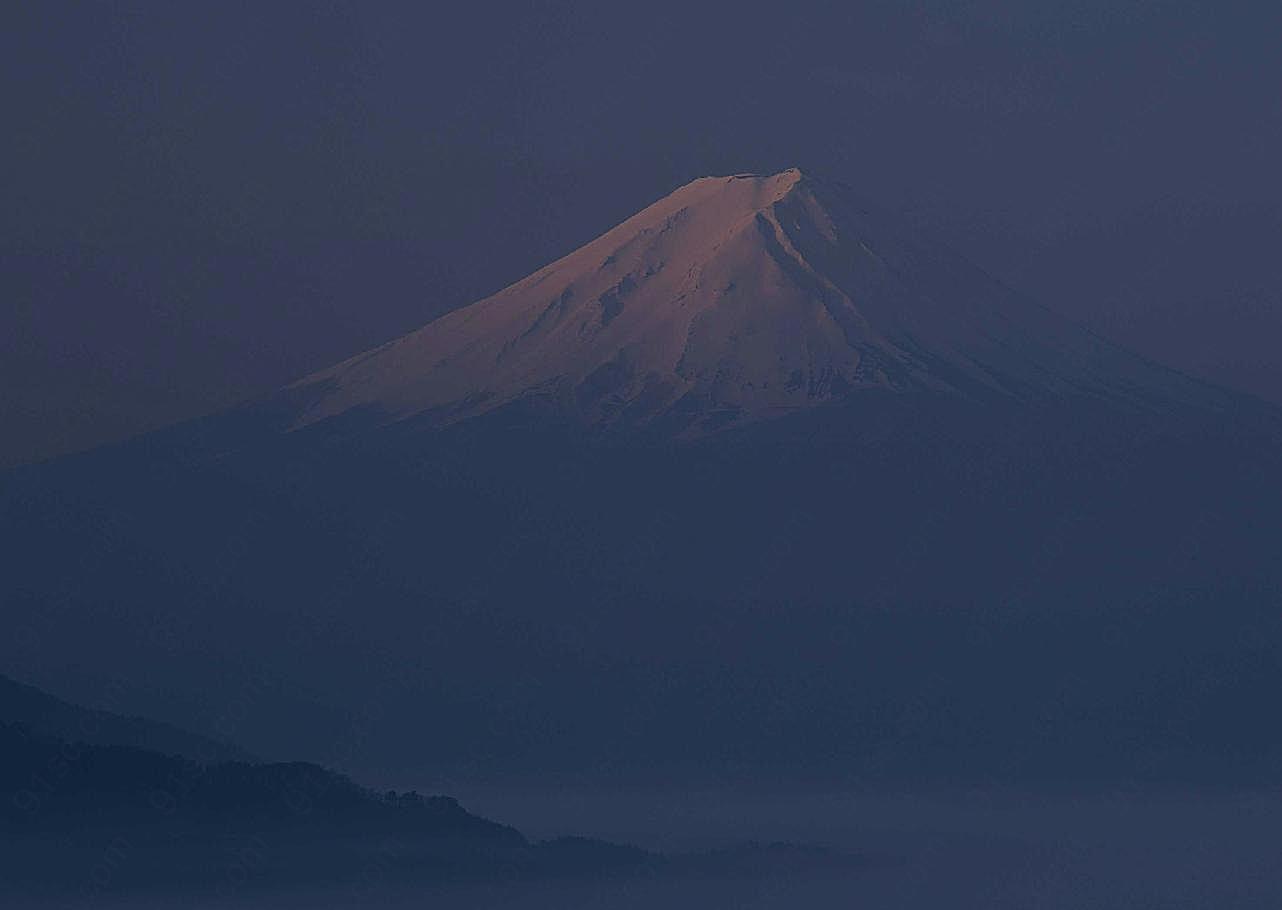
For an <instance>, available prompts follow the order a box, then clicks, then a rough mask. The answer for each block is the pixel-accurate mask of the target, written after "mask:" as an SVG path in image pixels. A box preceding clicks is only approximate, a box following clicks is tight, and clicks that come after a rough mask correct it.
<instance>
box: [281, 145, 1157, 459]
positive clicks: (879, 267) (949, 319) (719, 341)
mask: <svg viewBox="0 0 1282 910" xmlns="http://www.w3.org/2000/svg"><path fill="white" fill-rule="evenodd" d="M1137 370H1139V371H1141V372H1143V371H1144V370H1142V369H1141V367H1140V365H1139V363H1138V361H1136V360H1134V359H1132V358H1130V357H1128V356H1126V355H1124V354H1122V353H1121V352H1119V351H1117V350H1116V349H1113V348H1112V347H1110V346H1109V345H1107V344H1105V343H1103V342H1101V341H1100V340H1099V339H1097V338H1095V337H1094V336H1092V335H1090V334H1089V333H1088V332H1086V331H1085V330H1083V329H1080V328H1078V327H1077V326H1075V325H1073V324H1071V323H1069V322H1068V321H1067V320H1064V319H1061V318H1059V317H1057V316H1055V315H1053V314H1051V313H1050V312H1048V311H1046V310H1044V309H1041V308H1038V307H1037V306H1035V305H1033V304H1030V303H1028V302H1026V301H1024V300H1021V299H1019V298H1018V297H1017V296H1016V295H1015V294H1014V293H1013V292H1011V291H1010V290H1009V289H1008V288H1006V287H1004V286H1003V285H1001V284H1000V283H999V282H997V281H995V280H993V279H992V278H990V277H989V276H987V275H986V274H984V273H983V272H982V271H980V270H979V269H977V268H975V267H973V266H971V265H970V264H968V263H967V262H965V261H964V260H962V259H960V258H959V257H957V256H955V255H953V254H951V253H949V252H947V251H945V250H941V249H937V248H934V247H932V246H931V245H929V244H927V243H923V242H920V241H919V240H917V239H915V238H914V237H913V236H912V232H911V231H909V230H907V229H906V228H905V227H904V226H903V225H901V224H899V223H898V222H896V221H895V219H893V218H891V217H889V216H886V215H885V214H882V213H880V212H878V211H876V210H875V209H874V208H873V207H872V206H870V205H868V204H866V203H864V202H863V201H862V200H860V199H859V198H858V197H857V196H856V195H854V194H853V193H852V192H851V191H850V190H849V189H847V188H846V187H844V186H843V185H841V184H837V183H834V182H830V181H827V180H823V179H819V178H814V177H811V176H809V175H807V174H803V173H802V172H801V171H799V170H796V169H792V170H787V171H783V172H781V173H778V174H773V175H770V176H758V175H752V174H741V175H736V176H731V177H705V178H702V179H699V180H695V181H694V182H692V183H689V184H687V185H685V186H683V187H681V188H680V189H678V190H677V191H675V192H674V193H672V194H671V195H669V196H667V197H666V198H664V199H661V200H660V201H658V202H656V203H654V204H653V205H651V206H649V207H648V208H646V209H645V210H643V211H641V212H640V213H638V214H637V215H634V216H633V217H631V218H629V219H628V220H627V221H625V222H623V223H622V224H620V225H618V226H617V227H615V228H614V229H612V230H610V231H608V232H606V233H605V234H603V235H601V236H600V237H598V238H597V239H596V240H593V241H592V242H590V243H588V244H587V245H586V246H583V247H582V248H580V249H578V250H577V251H575V252H573V253H571V254H570V255H568V256H566V257H564V258H562V259H560V260H558V261H556V262H554V263H552V264H551V265H548V266H546V267H544V268H542V269H540V270H539V271H537V272H535V273H534V274H532V275H530V276H529V277H527V278H525V279H524V280H522V281H519V282H517V283H516V284H513V285H511V286H510V287H508V288H505V289H504V290H502V291H499V292H498V293H497V294H495V295H493V296H491V297H488V298H486V299H484V300H481V301H479V302H477V303H474V304H472V305H470V306H467V307H463V308H462V309H459V310H456V311H454V312H452V313H449V314H448V315H446V316H443V317H441V318H439V319H437V320H435V321H433V322H431V323H429V324H428V325H426V326H424V327H423V328H421V329H419V330H417V331H415V332H412V333H410V334H408V335H406V336H404V337H402V338H399V339H397V340H395V341H392V342H390V343H388V344H385V345H383V346H381V347H378V348H375V349H374V350H371V351H368V352H366V353H363V354H361V355H359V356H356V357H353V358H351V359H350V360H347V361H345V362H343V363H340V364H338V365H337V366H335V367H332V368H330V369H327V370H324V371H322V372H319V373H316V374H313V375H311V376H308V377H306V378H305V379H303V380H301V381H300V382H298V383H296V384H295V386H294V387H292V388H294V389H295V390H305V391H306V392H307V394H306V395H305V396H304V397H305V398H306V400H308V401H309V402H310V404H309V405H308V407H307V408H306V409H305V410H303V411H302V412H301V413H300V414H298V415H297V418H296V425H297V426H302V425H306V424H310V423H314V422H316V421H319V420H322V419H325V418H328V417H333V416H336V415H339V414H341V413H344V412H347V411H350V410H353V409H357V408H360V409H363V410H366V411H370V410H372V411H373V412H375V413H377V414H379V415H380V416H381V418H383V419H385V420H388V421H393V420H398V419H403V418H406V417H410V416H422V417H425V418H427V419H428V420H430V421H431V422H435V423H441V424H446V423H453V422H456V421H458V420H461V419H465V418H468V417H472V416H475V415H478V414H481V413H484V412H488V411H492V410H495V409H497V408H500V407H503V406H507V405H511V404H514V403H517V402H521V403H523V404H533V405H539V406H543V407H546V408H550V409H552V410H553V411H556V412H559V413H562V414H568V415H570V416H571V417H573V418H575V419H577V420H581V421H583V422H586V423H589V424H593V425H607V426H611V427H624V428H627V427H639V426H648V425H654V424H655V423H656V422H661V425H663V426H665V427H667V428H668V429H670V430H672V431H674V432H676V433H684V434H692V433H694V434H697V433H700V432H703V431H707V430H710V429H714V428H717V427H720V426H726V425H730V424H734V423H740V422H744V421H748V420H753V419H759V418H763V417H770V416H777V415H781V414H786V413H790V412H794V411H797V410H798V409H803V408H809V407H813V406H816V405H820V404H823V403H825V402H829V401H832V400H834V399H839V398H844V397H847V396H849V395H851V394H853V393H856V392H858V391H860V390H867V389H883V390H891V391H906V390H910V389H921V390H932V391H937V392H945V393H949V394H959V395H966V396H970V397H975V396H990V395H1001V396H1020V397H1024V396H1028V395H1038V396H1041V395H1046V394H1051V395H1062V394H1070V393H1079V392H1082V391H1087V392H1093V393H1103V392H1107V393H1109V394H1113V393H1116V392H1118V391H1120V390H1121V389H1123V388H1126V387H1128V386H1133V385H1134V384H1135V382H1136V381H1138V382H1139V384H1140V385H1144V384H1145V383H1144V381H1143V380H1137V377H1136V376H1135V373H1136V371H1137Z"/></svg>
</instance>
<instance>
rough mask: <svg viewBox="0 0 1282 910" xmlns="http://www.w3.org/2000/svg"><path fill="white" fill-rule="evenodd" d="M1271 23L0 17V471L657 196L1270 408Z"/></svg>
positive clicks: (1163, 11)
mask: <svg viewBox="0 0 1282 910" xmlns="http://www.w3.org/2000/svg"><path fill="white" fill-rule="evenodd" d="M1280 34H1282V5H1279V4H1277V3H1276V2H1272V0H1259V2H1246V0H1239V2H1230V3H1225V2H1218V3H1216V2H1209V0H1208V2H1189V0H1184V2H1181V0H1171V2H1138V0H1132V2H1125V3H1120V2H1117V0H1077V2H1067V0H1066V2H1037V0H986V2H984V0H977V2H960V0H958V2H944V0H920V2H893V3H892V2H864V3H859V2H850V3H830V4H804V3H800V4H799V3H788V4H784V3H759V2H758V3H754V2H737V3H715V4H714V3H695V4H678V3H630V4H616V3H610V2H594V3H580V4H570V3H557V2H525V3H473V4H450V5H448V7H446V6H445V5H442V4H420V3H402V2H384V3H346V2H328V3H285V2H279V3H262V2H237V0H226V2H221V3H217V4H195V3H170V2H164V3H162V2H135V3H112V4H103V3H87V2H86V3H76V2H56V0H49V2H45V3H32V4H10V5H9V7H8V8H7V9H6V10H5V12H4V13H3V14H0V71H2V73H3V76H2V79H0V84H2V86H3V87H2V88H0V91H2V92H3V102H4V110H5V112H6V115H7V118H8V123H7V124H6V129H5V130H4V132H3V136H2V137H0V156H2V157H3V169H4V174H5V181H4V184H3V197H2V198H0V255H2V257H3V268H2V269H0V314H2V316H3V324H2V325H3V331H0V440H3V442H2V443H0V463H3V462H5V461H13V460H17V459H21V458H24V457H30V456H34V455H39V454H42V453H47V452H50V451H56V450H59V449H62V448H67V447H74V446H79V445H85V444H88V443H91V442H93V441H96V440H98V439H101V438H105V437H108V436H111V435H118V434H121V433H126V432H131V431H135V430H138V429H141V428H144V427H147V426H152V425H155V424H158V423H161V422H164V421H167V420H171V419H175V418H178V417H182V416H185V415H189V414H193V413H197V412H200V411H204V410H208V409H211V408H215V407H218V406H220V405H223V404H227V403H230V402H231V401H234V400H236V399H238V398H241V397H244V396H247V395H252V394H255V393H258V392H261V391H265V390H267V389H270V388H272V387H273V386H275V385H278V384H280V383H283V382H285V381H288V380H289V379H291V378H293V377H295V376H297V375H299V374H301V373H303V372H306V371H307V370H310V369H313V368H316V367H320V366H323V365H325V364H326V363H328V362H330V361H333V360H336V359H338V358H341V357H344V356H346V355H348V354H351V353H353V352H355V351H357V350H359V349H361V348H364V347H367V346H369V345H372V344H375V343H377V342H380V341H383V340H385V339H387V338H388V337H391V336H393V335H396V334H398V333H400V332H403V331H406V330H408V329H410V328H413V327H415V326H417V325H419V324H421V323H422V322H424V321H426V320H427V319H429V318H431V317H433V316H434V315H436V314H439V313H440V312H442V311H444V310H446V309H449V308H452V307H455V306H458V305H461V304H464V303H467V302H469V301H470V300H472V299H475V298H477V297H479V296H482V295H484V294H487V293H489V292H491V291H493V290H495V289H497V288H498V287H500V286H502V285H504V284H506V283H508V282H510V281H512V280H514V279H516V278H519V277H521V276H522V275H523V274H525V273H527V272H529V271H531V270H532V269H533V268H535V267H537V266H538V265H540V264H542V263H543V262H545V261H547V260H549V259H551V258H554V257H555V256H557V255H560V254H562V253H564V252H568V251H569V250H570V249H572V248H573V247H575V246H577V245H578V244H580V243H582V242H583V241H585V240H587V239H589V238H590V237H592V236H594V235H595V234H597V233H599V232H600V231H601V230H603V229H604V228H606V227H609V226H610V225H612V224H613V223H615V222H617V221H619V220H622V219H623V218H624V217H626V216H627V215H629V214H631V213H632V212H633V211H634V210H636V209H638V208H640V207H641V206H643V205H644V204H646V203H648V202H650V201H652V200H653V199H655V198H657V197H658V196H661V195H663V194H664V193H666V192H668V191H669V190H671V189H672V188H674V187H675V186H677V185H679V184H681V183H684V182H685V181H687V180H689V179H691V178H693V177H696V176H700V175H703V174H708V173H730V172H738V171H745V170H775V169H781V168H784V167H789V166H793V165H800V166H802V167H806V168H810V169H813V170H816V171H822V172H826V173H828V174H831V175H834V176H837V177H839V178H842V179H845V180H846V181H848V182H850V183H851V184H853V185H855V186H856V187H858V188H859V189H860V190H861V191H862V192H863V193H865V194H866V195H868V196H871V197H874V198H876V199H877V200H879V201H880V202H882V203H883V204H885V205H887V206H889V207H891V208H894V209H897V210H900V211H903V212H906V213H907V214H909V215H910V217H912V218H913V219H914V220H915V221H917V222H918V223H920V224H921V225H922V227H923V229H924V230H926V231H928V232H930V233H932V234H934V235H936V236H937V237H940V238H942V239H944V240H945V241H947V242H949V243H951V244H952V245H953V246H955V247H957V248H959V249H960V250H961V251H963V252H964V253H967V254H968V255H970V256H971V257H972V258H974V259H975V260H976V261H978V262H979V263H980V264H981V265H983V266H985V267H986V268H988V269H989V270H990V271H992V272H994V273H995V274H997V275H999V276H1000V277H1002V278H1004V279H1006V280H1007V281H1008V282H1010V283H1011V284H1013V285H1015V286H1016V287H1017V288H1019V289H1020V290H1022V291H1025V292H1027V293H1028V294H1030V295H1033V296H1036V297H1038V298H1040V299H1042V300H1044V301H1045V302H1047V303H1049V304H1051V305H1053V306H1055V307H1057V308H1059V309H1061V310H1064V311H1066V312H1068V313H1070V314H1072V315H1075V316H1077V317H1079V318H1082V319H1084V320H1086V321H1088V322H1090V323H1091V324H1093V325H1095V326H1097V327H1099V328H1101V329H1102V330H1104V331H1106V332H1108V333H1110V334H1112V335H1114V336H1115V337H1117V338H1118V339H1119V340H1121V341H1123V342H1125V343H1127V344H1129V345H1131V346H1133V347H1137V348H1139V349H1140V350H1142V351H1144V352H1146V353H1149V354H1151V355H1154V356H1156V357H1159V358H1161V359H1165V360H1167V361H1169V362H1172V363H1175V364H1176V365H1179V366H1182V367H1184V368H1187V369H1191V370H1195V371H1200V372H1201V373H1202V374H1203V375H1207V376H1210V377H1212V378H1215V379H1218V380H1220V381H1224V382H1227V383H1231V384H1235V385H1237V386H1239V387H1242V388H1247V389H1251V390H1254V391H1256V392H1259V393H1262V394H1265V395H1269V396H1271V397H1274V398H1276V399H1280V400H1282V358H1278V357H1277V356H1276V351H1277V350H1278V349H1279V346H1280V345H1282V264H1280V263H1282V259H1280V258H1279V256H1278V253H1277V251H1278V249H1279V241H1282V179H1280V178H1279V176H1278V170H1277V162H1278V161H1279V160H1282V100H1280V99H1282V92H1280V91H1279V89H1280V88H1282V55H1279V54H1278V53H1277V42H1278V36H1279V35H1280Z"/></svg>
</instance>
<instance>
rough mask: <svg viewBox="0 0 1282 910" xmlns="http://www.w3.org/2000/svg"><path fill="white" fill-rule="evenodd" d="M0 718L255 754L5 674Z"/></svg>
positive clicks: (133, 743)
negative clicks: (84, 704)
mask: <svg viewBox="0 0 1282 910" xmlns="http://www.w3.org/2000/svg"><path fill="white" fill-rule="evenodd" d="M0 723H6V724H20V725H21V726H22V727H23V728H25V729H26V730H28V731H30V732H31V733H32V734H33V735H35V736H38V737H50V738H53V739H63V740H70V741H72V742H84V743H89V744H92V745H98V746H126V747H130V748H134V749H147V750H150V751H153V752H160V753H163V754H167V755H182V756H185V757H186V758H189V759H194V760H197V761H202V762H217V761H249V760H252V759H253V756H252V755H251V754H250V753H249V752H247V751H245V750H244V749H241V748H239V747H237V746H235V745H232V744H230V743H223V742H219V741H217V740H214V739H210V738H209V737H205V736H199V735H197V734H195V733H189V732H187V731H186V730H182V729H180V728H178V727H175V726H172V725H171V724H166V723H161V722H159V721H153V720H147V719H145V718H141V717H125V716H122V715H119V714H112V713H111V712H109V711H95V710H91V709H89V708H82V707H80V706H79V705H73V704H71V703H70V702H66V701H63V700H62V699H60V698H56V697H54V696H52V695H50V694H48V693H47V692H42V691H40V690H39V689H37V688H35V687H34V686H28V685H24V684H22V683H20V682H17V681H16V680H12V679H9V678H8V677H7V676H2V675H0Z"/></svg>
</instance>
